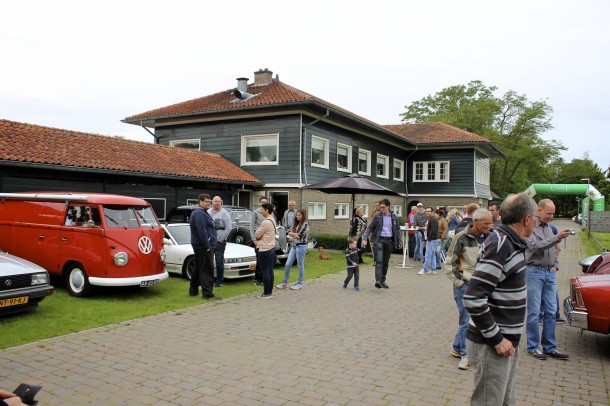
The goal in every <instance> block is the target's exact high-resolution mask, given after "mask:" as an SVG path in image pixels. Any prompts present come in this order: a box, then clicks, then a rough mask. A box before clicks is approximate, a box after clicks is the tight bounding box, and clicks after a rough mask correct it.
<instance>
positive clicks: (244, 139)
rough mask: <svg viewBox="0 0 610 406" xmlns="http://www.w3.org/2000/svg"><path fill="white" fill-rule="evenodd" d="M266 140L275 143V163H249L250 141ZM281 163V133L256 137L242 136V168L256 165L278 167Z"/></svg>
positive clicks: (257, 135) (256, 135)
mask: <svg viewBox="0 0 610 406" xmlns="http://www.w3.org/2000/svg"><path fill="white" fill-rule="evenodd" d="M264 138H267V139H271V140H274V141H275V161H247V160H246V158H247V156H248V155H247V153H246V151H247V148H248V141H250V140H255V139H259V140H262V139H264ZM279 161H280V133H275V134H255V135H243V134H242V136H241V165H242V166H254V165H278V164H279Z"/></svg>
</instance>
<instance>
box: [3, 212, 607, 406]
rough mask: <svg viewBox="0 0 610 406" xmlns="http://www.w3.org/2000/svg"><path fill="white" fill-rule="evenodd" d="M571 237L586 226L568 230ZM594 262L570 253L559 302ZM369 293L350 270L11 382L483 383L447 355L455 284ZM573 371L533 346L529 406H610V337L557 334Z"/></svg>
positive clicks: (36, 366) (200, 397) (124, 388)
mask: <svg viewBox="0 0 610 406" xmlns="http://www.w3.org/2000/svg"><path fill="white" fill-rule="evenodd" d="M556 223H557V225H558V226H559V228H563V227H573V226H574V223H570V222H568V221H556ZM583 256H584V255H583V252H582V250H581V248H580V245H579V244H578V240H577V238H576V237H572V238H570V239H568V241H567V245H566V246H565V249H564V251H563V252H562V253H561V257H560V258H561V260H562V274H561V278H560V293H561V295H560V296H561V297H565V296H567V291H568V273H569V272H568V270H571V273H577V263H576V261H577V259H579V258H581V257H583ZM400 260H401V258H399V257H398V256H397V257H396V258H394V259H393V261H392V269H391V271H390V274H389V276H388V284H389V285H390V289H388V290H383V289H382V290H379V289H375V288H374V287H373V276H372V270H371V267H370V266H367V267H365V268H364V270H363V272H362V275H361V286H362V292H360V293H356V292H354V291H352V290H347V291H346V290H343V289H342V288H341V284H342V280H343V278H344V274H343V273H337V274H332V275H328V276H325V277H323V278H320V279H316V280H307V281H306V284H305V288H304V289H303V290H301V291H290V290H289V291H279V292H278V291H276V292H275V296H274V298H273V299H271V300H267V301H264V300H260V299H256V298H255V297H254V295H253V294H252V295H245V296H240V297H237V298H231V299H228V300H223V301H221V302H216V303H209V304H205V305H201V306H194V307H192V308H189V309H184V310H179V311H175V312H169V313H165V314H161V315H157V316H150V317H144V318H141V319H137V320H132V321H128V322H124V323H120V324H115V325H110V326H106V327H102V328H98V329H94V330H88V331H84V332H80V333H76V334H70V335H67V336H63V337H59V338H55V339H50V340H45V341H41V342H37V343H32V344H28V345H24V346H21V347H15V348H10V349H7V350H3V351H0V362H1V363H2V371H1V372H0V376H1V377H2V385H1V387H4V388H13V387H16V386H17V384H18V383H19V382H31V383H37V384H41V385H44V388H43V390H42V392H41V394H40V395H39V400H40V401H41V404H44V405H81V404H82V405H86V404H90V405H109V404H113V405H114V404H116V405H118V404H129V405H140V404H142V405H151V404H173V405H221V404H223V405H324V406H329V405H430V404H438V405H462V404H466V403H467V402H468V400H469V396H470V392H471V390H472V372H471V371H460V370H458V369H457V360H456V359H455V358H452V357H450V356H449V351H450V349H451V342H452V339H453V335H454V334H455V329H456V327H457V311H456V309H455V305H454V302H453V298H452V291H451V285H450V283H449V282H448V280H447V279H446V278H445V277H444V276H443V275H442V274H439V275H435V276H432V275H425V276H417V275H416V272H417V271H418V270H419V268H417V267H414V268H412V269H399V268H397V267H395V265H397V264H398V263H399V262H400ZM557 339H558V347H559V349H560V350H561V351H565V352H567V353H569V354H570V355H571V358H570V360H569V361H567V362H560V361H556V360H553V359H549V360H547V361H536V360H534V359H532V358H530V357H528V356H527V355H525V353H524V352H523V349H521V364H520V368H519V380H518V404H520V405H547V404H548V405H608V404H609V393H610V338H609V337H608V336H604V335H598V334H593V333H588V332H585V333H584V334H583V335H582V336H581V334H580V332H579V331H578V330H576V329H574V328H570V327H568V326H558V328H557Z"/></svg>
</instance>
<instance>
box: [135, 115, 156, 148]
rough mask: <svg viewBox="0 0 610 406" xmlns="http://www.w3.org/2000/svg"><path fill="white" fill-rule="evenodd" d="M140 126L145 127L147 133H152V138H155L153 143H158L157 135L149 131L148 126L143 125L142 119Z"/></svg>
mask: <svg viewBox="0 0 610 406" xmlns="http://www.w3.org/2000/svg"><path fill="white" fill-rule="evenodd" d="M140 127H142V128H143V129H145V130H146V131H148V133H149V134H150V135H152V136H153V138H154V139H155V142H154V143H155V144H158V143H159V137H157V136H156V135H155V134H154V133H153V132H151V131H150V130H149V129H148V128H146V127H144V121H143V120H140Z"/></svg>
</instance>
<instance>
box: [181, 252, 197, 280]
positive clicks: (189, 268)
mask: <svg viewBox="0 0 610 406" xmlns="http://www.w3.org/2000/svg"><path fill="white" fill-rule="evenodd" d="M193 272H195V256H194V255H191V256H190V257H187V258H186V259H185V260H184V264H182V277H183V278H186V279H188V280H189V281H190V280H191V279H192V276H193Z"/></svg>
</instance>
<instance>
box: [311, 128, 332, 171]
mask: <svg viewBox="0 0 610 406" xmlns="http://www.w3.org/2000/svg"><path fill="white" fill-rule="evenodd" d="M311 166H317V167H319V168H326V169H328V140H327V139H324V138H320V137H316V136H315V135H314V136H312V137H311Z"/></svg>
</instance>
